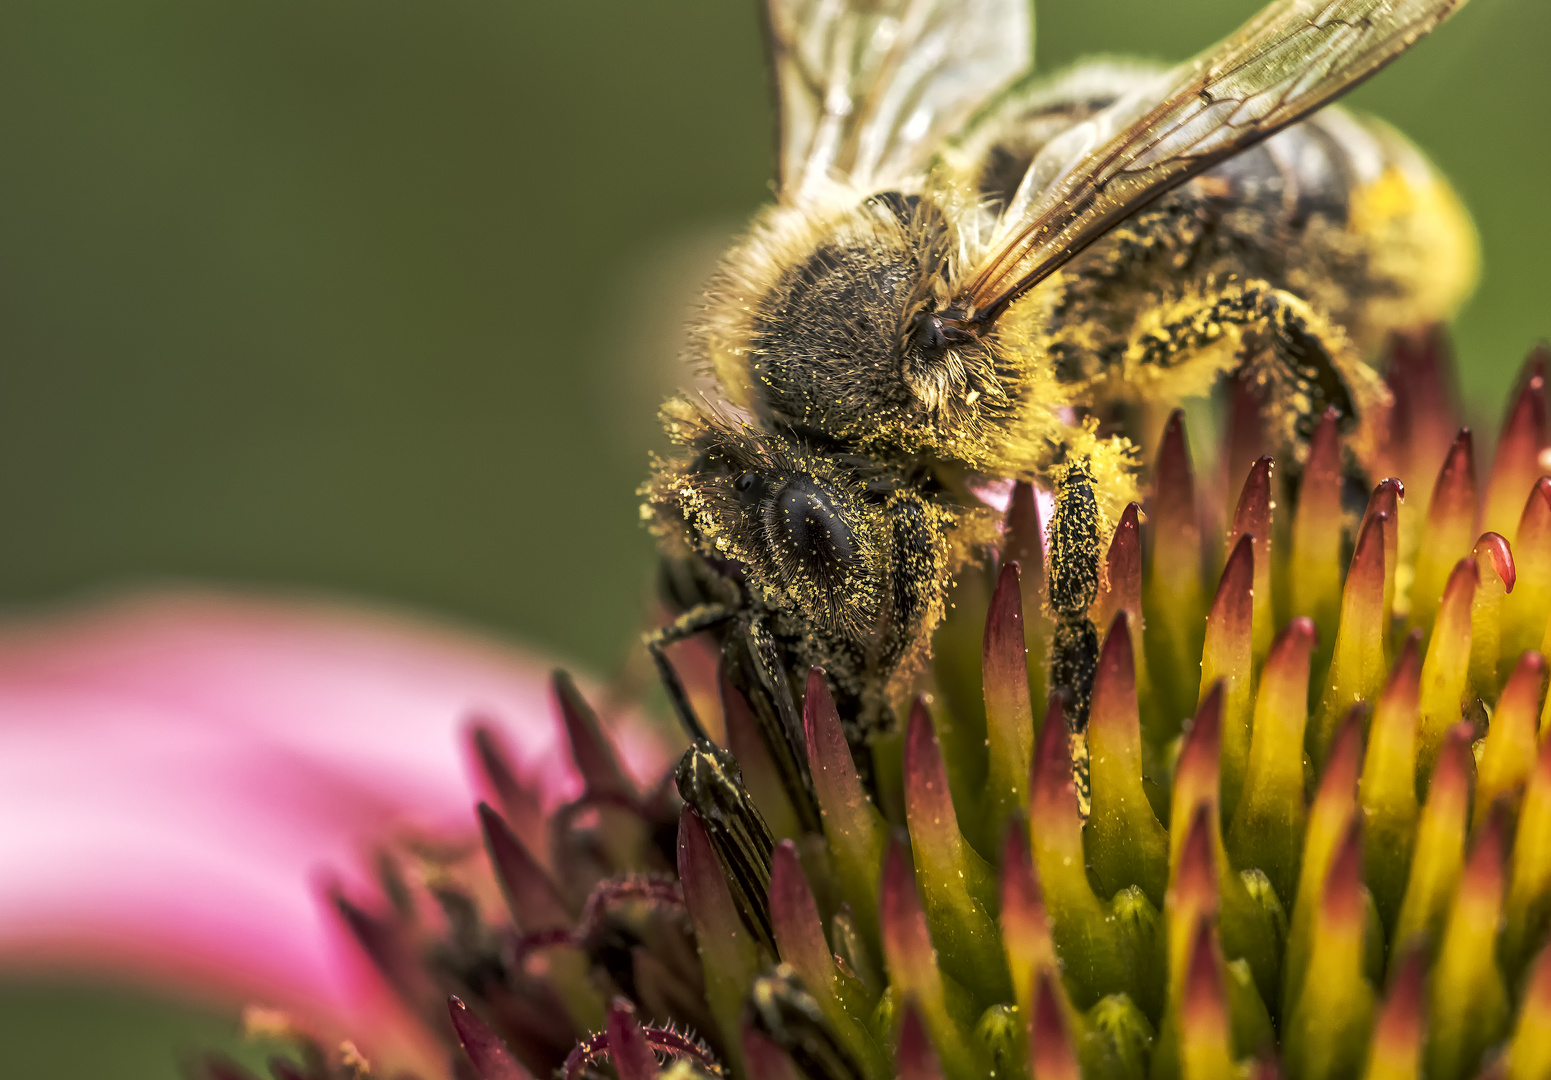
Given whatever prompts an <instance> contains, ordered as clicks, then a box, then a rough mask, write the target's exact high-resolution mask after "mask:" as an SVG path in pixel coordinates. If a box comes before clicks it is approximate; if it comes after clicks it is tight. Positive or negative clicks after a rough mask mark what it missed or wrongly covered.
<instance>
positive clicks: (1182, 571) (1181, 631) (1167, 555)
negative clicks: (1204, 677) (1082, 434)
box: [1146, 409, 1204, 734]
mask: <svg viewBox="0 0 1551 1080" xmlns="http://www.w3.org/2000/svg"><path fill="white" fill-rule="evenodd" d="M1156 462H1157V468H1156V473H1155V476H1154V482H1153V494H1152V498H1151V500H1150V501H1149V503H1148V507H1149V509H1148V517H1149V519H1150V521H1149V531H1150V532H1151V535H1152V547H1153V555H1152V563H1151V565H1150V567H1149V568H1148V569H1149V575H1148V582H1147V593H1148V595H1147V605H1146V606H1147V609H1148V611H1149V612H1150V613H1151V618H1150V625H1149V626H1148V628H1147V651H1148V655H1149V656H1150V657H1152V659H1153V661H1154V665H1155V666H1154V673H1155V674H1157V675H1158V679H1159V686H1158V689H1159V691H1160V692H1161V693H1162V695H1163V697H1164V701H1165V705H1166V708H1165V714H1166V715H1168V714H1173V715H1178V714H1179V712H1180V710H1182V709H1184V708H1188V707H1189V702H1190V701H1191V700H1192V699H1194V698H1195V697H1196V695H1197V692H1198V683H1197V680H1196V678H1195V671H1196V667H1195V662H1196V658H1197V657H1198V656H1200V642H1201V640H1202V631H1203V629H1204V627H1203V623H1202V620H1201V615H1202V612H1203V610H1204V604H1203V600H1204V597H1203V590H1202V581H1201V570H1202V566H1203V562H1202V547H1201V523H1200V518H1199V513H1200V509H1199V507H1198V505H1197V503H1196V490H1195V476H1194V472H1193V471H1192V469H1191V465H1190V451H1189V448H1188V446H1187V445H1186V442H1185V416H1184V413H1183V412H1182V411H1180V410H1178V409H1176V410H1175V411H1174V412H1173V414H1171V415H1170V416H1169V419H1168V423H1167V424H1166V425H1165V426H1164V429H1163V442H1162V444H1161V445H1160V447H1159V449H1158V456H1157V458H1156ZM1166 734H1172V732H1169V733H1166Z"/></svg>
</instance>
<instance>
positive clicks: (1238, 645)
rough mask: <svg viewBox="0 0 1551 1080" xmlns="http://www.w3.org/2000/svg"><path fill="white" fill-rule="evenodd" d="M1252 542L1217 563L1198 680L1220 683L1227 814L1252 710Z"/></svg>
mask: <svg viewBox="0 0 1551 1080" xmlns="http://www.w3.org/2000/svg"><path fill="white" fill-rule="evenodd" d="M1254 586H1255V544H1254V538H1253V537H1251V536H1247V535H1246V536H1241V537H1240V538H1239V542H1238V543H1237V544H1236V545H1234V548H1233V554H1231V555H1229V556H1228V564H1227V565H1226V566H1225V567H1223V572H1222V580H1221V581H1220V582H1219V583H1218V585H1217V596H1216V598H1215V599H1214V600H1213V601H1212V610H1211V614H1210V615H1208V616H1207V619H1206V645H1205V647H1204V649H1203V650H1202V653H1201V685H1202V686H1203V687H1209V688H1215V687H1216V686H1218V685H1219V684H1220V685H1221V686H1222V692H1223V705H1222V805H1223V808H1224V815H1225V816H1227V817H1231V816H1232V814H1233V810H1234V808H1235V807H1236V806H1237V805H1238V800H1239V790H1240V788H1241V787H1242V786H1243V784H1244V769H1245V767H1246V766H1247V765H1248V763H1249V734H1250V731H1249V729H1250V718H1251V714H1252V712H1253V710H1254V704H1255V699H1254V666H1253V665H1254V650H1253V637H1252V621H1253V612H1254Z"/></svg>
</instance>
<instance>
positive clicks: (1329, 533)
mask: <svg viewBox="0 0 1551 1080" xmlns="http://www.w3.org/2000/svg"><path fill="white" fill-rule="evenodd" d="M1339 424H1340V415H1339V414H1338V413H1337V412H1336V411H1335V410H1334V409H1331V410H1327V411H1326V413H1325V415H1324V416H1323V417H1322V418H1321V419H1320V422H1319V425H1318V426H1317V427H1316V428H1315V429H1314V436H1313V438H1312V439H1311V440H1310V441H1309V456H1308V459H1307V460H1306V461H1305V463H1304V467H1303V479H1302V482H1301V483H1300V485H1299V489H1298V512H1297V514H1296V515H1295V516H1294V517H1293V528H1292V534H1293V541H1292V548H1293V551H1292V565H1291V567H1290V571H1291V572H1290V574H1289V577H1290V578H1291V585H1292V613H1293V614H1294V615H1306V616H1308V617H1309V618H1311V619H1313V620H1314V623H1315V625H1316V626H1318V627H1319V630H1320V634H1321V636H1322V639H1323V640H1324V641H1328V642H1331V643H1332V645H1333V644H1334V642H1335V634H1336V623H1337V621H1338V620H1339V618H1340V614H1341V434H1340V427H1339Z"/></svg>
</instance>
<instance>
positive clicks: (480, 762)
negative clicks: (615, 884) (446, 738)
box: [467, 714, 549, 865]
mask: <svg viewBox="0 0 1551 1080" xmlns="http://www.w3.org/2000/svg"><path fill="white" fill-rule="evenodd" d="M467 731H468V738H469V744H470V746H471V747H472V748H473V751H474V754H473V757H474V761H475V764H476V767H477V768H478V770H479V774H480V776H481V777H482V779H483V780H484V783H485V786H486V788H487V790H488V791H489V793H490V794H491V795H492V796H493V797H494V798H495V800H496V802H497V804H499V805H500V807H501V813H502V814H503V815H504V816H505V817H506V820H507V821H508V822H510V823H511V825H512V828H513V830H514V831H516V832H517V833H518V834H520V835H522V836H527V837H530V838H532V839H533V840H534V841H535V842H536V843H538V844H539V846H540V850H539V851H537V852H535V853H534V854H535V855H536V856H537V857H538V858H539V860H540V862H541V864H544V865H547V864H548V858H549V852H548V850H547V846H548V845H547V842H546V840H547V838H546V837H545V835H544V834H545V832H546V831H547V830H546V828H545V822H546V818H545V816H544V806H543V803H542V801H541V800H540V797H539V791H538V789H537V788H536V787H534V786H533V785H530V784H524V783H523V782H522V781H521V780H519V779H518V778H517V773H516V771H515V770H514V769H513V768H512V765H511V755H510V754H508V753H507V752H506V747H505V745H504V743H503V740H502V738H501V734H500V731H499V729H498V727H497V725H496V723H495V721H493V720H491V719H490V718H489V717H486V716H483V715H480V714H476V715H474V716H471V717H469V720H468V727H467Z"/></svg>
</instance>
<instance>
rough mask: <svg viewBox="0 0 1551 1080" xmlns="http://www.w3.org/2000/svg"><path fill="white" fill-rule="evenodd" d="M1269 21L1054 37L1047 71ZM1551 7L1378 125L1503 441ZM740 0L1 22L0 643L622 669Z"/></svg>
mask: <svg viewBox="0 0 1551 1080" xmlns="http://www.w3.org/2000/svg"><path fill="white" fill-rule="evenodd" d="M1258 6H1259V0H1050V2H1048V3H1045V4H1043V5H1041V6H1040V8H1039V19H1038V23H1039V26H1038V35H1037V36H1038V63H1039V64H1040V66H1041V67H1043V68H1046V69H1049V68H1051V67H1054V66H1057V65H1060V64H1063V63H1065V62H1067V61H1070V60H1072V59H1074V58H1076V57H1078V56H1081V55H1083V54H1086V53H1091V52H1095V51H1111V52H1126V53H1138V54H1142V55H1148V56H1154V57H1160V58H1164V59H1177V58H1182V57H1184V56H1186V55H1188V54H1189V53H1191V52H1193V51H1194V50H1196V49H1198V48H1200V47H1201V46H1203V45H1204V44H1206V43H1208V42H1210V41H1212V40H1215V39H1216V38H1218V37H1220V36H1222V35H1223V34H1225V33H1226V32H1227V31H1229V30H1230V29H1232V27H1233V26H1234V25H1235V24H1236V23H1237V22H1238V21H1240V20H1241V19H1242V18H1244V17H1245V16H1247V15H1248V14H1250V13H1251V12H1252V11H1254V10H1255V9H1256V8H1257V7H1258ZM1548 46H1551V4H1547V3H1546V2H1545V0H1474V2H1473V3H1471V4H1470V5H1469V6H1468V7H1467V8H1466V9H1465V10H1464V12H1463V13H1462V14H1461V15H1459V16H1458V18H1457V19H1456V20H1455V21H1454V22H1453V23H1452V24H1450V25H1449V26H1447V27H1445V28H1444V29H1443V30H1442V31H1441V32H1440V33H1439V34H1437V35H1436V36H1435V37H1434V38H1432V39H1430V40H1428V41H1426V42H1424V43H1423V44H1422V45H1420V46H1419V47H1418V48H1417V49H1416V50H1415V53H1414V55H1411V56H1408V57H1406V58H1405V59H1404V60H1402V61H1401V62H1400V63H1399V64H1398V65H1397V66H1396V67H1395V68H1394V69H1393V70H1391V71H1389V72H1386V73H1384V74H1383V75H1382V76H1380V77H1379V78H1378V79H1376V80H1375V81H1374V82H1372V83H1370V84H1369V85H1367V86H1365V87H1363V88H1361V89H1360V90H1359V91H1358V92H1357V94H1356V95H1354V99H1353V100H1354V103H1355V104H1357V105H1358V106H1360V107H1362V108H1365V109H1369V110H1372V111H1374V112H1377V113H1379V114H1381V115H1383V116H1384V117H1386V118H1387V119H1389V120H1391V121H1393V122H1394V123H1396V124H1397V125H1399V126H1400V127H1401V128H1402V129H1403V130H1405V131H1407V132H1408V133H1410V134H1411V135H1412V136H1413V137H1414V138H1415V139H1416V140H1417V142H1418V143H1419V144H1420V145H1421V146H1422V147H1423V148H1424V149H1425V150H1426V151H1427V152H1428V153H1430V154H1431V155H1432V156H1433V158H1434V159H1435V160H1436V161H1437V162H1438V163H1439V164H1440V165H1441V166H1442V168H1443V170H1444V172H1445V173H1447V174H1448V175H1449V176H1451V177H1452V178H1453V179H1454V181H1455V182H1456V183H1457V185H1458V187H1459V189H1460V191H1461V192H1462V194H1463V196H1464V199H1465V201H1466V203H1467V205H1468V206H1469V207H1470V208H1471V210H1472V212H1473V213H1474V214H1475V216H1476V219H1477V222H1478V223H1479V225H1480V228H1481V232H1482V235H1483V240H1484V248H1485V277H1484V279H1483V282H1482V288H1481V290H1480V292H1479V293H1478V295H1477V297H1476V299H1475V300H1473V301H1472V303H1471V304H1470V306H1469V308H1468V309H1467V310H1466V311H1465V313H1464V315H1463V317H1462V319H1461V320H1460V323H1459V325H1458V327H1457V333H1456V338H1457V342H1458V346H1459V354H1460V357H1461V360H1462V364H1463V367H1464V370H1465V372H1466V376H1465V381H1466V385H1467V391H1468V393H1469V394H1470V395H1471V397H1472V398H1473V400H1475V401H1476V402H1478V403H1479V405H1480V407H1481V408H1483V409H1486V410H1489V414H1490V415H1495V413H1496V409H1497V404H1496V403H1497V402H1498V401H1499V399H1500V398H1501V396H1502V394H1503V392H1504V389H1505V388H1506V386H1507V384H1508V382H1509V380H1510V379H1511V377H1512V373H1513V371H1514V369H1515V367H1516V366H1517V364H1518V362H1519V360H1520V358H1521V357H1522V355H1523V353H1524V351H1525V349H1526V348H1527V347H1528V346H1529V345H1530V344H1531V343H1532V342H1533V341H1534V340H1535V339H1537V338H1538V337H1541V336H1543V335H1545V334H1546V333H1547V332H1548V331H1551V310H1548V303H1547V302H1548V299H1551V260H1548V253H1551V199H1548V198H1547V186H1548V185H1547V177H1548V173H1551V168H1548V166H1551V138H1548V136H1551V65H1548V64H1547V62H1546V59H1545V54H1546V49H1547V47H1548ZM764 90H765V84H764V75H763V72H762V69H761V62H760V45H759V40H758V31H757V24H756V20H755V14H754V6H753V3H752V0H647V2H642V0H564V2H560V3H556V2H544V3H540V2H537V0H435V2H431V0H422V2H419V3H411V2H405V0H266V2H248V3H243V2H223V3H212V2H209V0H203V2H201V0H114V2H111V3H110V2H107V0H0V102H4V105H3V106H0V147H3V150H0V154H3V164H0V349H3V353H0V510H3V520H0V605H3V609H4V610H12V611H14V610H16V609H19V608H26V607H28V606H32V605H36V604H40V603H51V602H56V601H59V600H61V599H68V598H70V597H74V596H78V595H81V594H86V593H90V592H92V591H95V590H101V589H104V588H114V587H120V586H123V585H126V584H134V583H143V582H146V581H157V580H167V579H175V580H178V579H181V580H188V579H193V580H202V581H213V582H231V583H240V584H245V585H258V586H271V585H274V586H287V587H292V588H296V587H300V588H302V589H308V590H321V591H326V592H331V593H337V594H342V595H348V596H363V597H368V598H373V599H378V600H385V601H387V602H390V603H394V604H399V605H403V606H408V607H411V608H417V609H421V610H424V611H428V612H432V613H436V614H439V615H443V616H451V617H453V618H457V619H462V620H465V621H468V622H470V623H473V624H475V625H478V626H482V627H484V628H487V629H489V630H492V631H494V632H496V633H500V634H505V635H508V636H511V637H515V638H518V639H521V640H525V641H528V642H532V643H535V644H537V645H539V646H540V647H542V648H544V649H545V650H547V651H550V652H552V653H554V654H557V655H562V656H566V657H570V658H573V659H574V660H576V661H580V662H582V663H584V664H587V665H591V666H593V667H594V668H598V669H604V670H607V669H609V668H612V667H613V666H614V665H616V664H618V663H619V661H620V659H621V657H622V656H623V655H624V652H625V650H626V648H627V647H628V645H629V643H630V641H631V640H632V636H633V634H634V632H635V631H636V630H637V628H638V626H639V624H640V620H641V617H642V616H641V612H642V610H643V604H644V601H645V597H646V595H647V590H646V587H645V582H646V580H647V575H648V571H649V567H650V564H651V558H652V553H651V546H650V543H649V541H648V539H647V537H646V536H645V535H644V534H643V533H642V532H641V530H640V529H639V526H638V523H637V516H636V500H635V498H634V497H633V489H634V488H635V486H636V484H637V483H638V482H639V480H640V479H641V476H642V472H643V468H644V456H645V453H646V451H647V449H648V448H650V447H651V446H652V445H654V432H653V412H654V409H655V403H656V399H658V398H659V397H660V396H662V394H663V393H664V392H665V391H666V390H667V389H668V388H670V387H671V386H672V385H673V384H674V383H675V382H676V381H677V379H678V375H677V374H676V372H675V371H674V357H675V353H676V349H677V344H678V325H679V323H680V321H681V319H682V317H683V313H684V311H685V309H686V306H687V305H688V304H689V302H690V301H691V300H692V298H693V296H694V293H695V287H696V280H697V278H698V276H699V275H700V274H701V273H703V271H704V270H705V269H706V268H708V266H709V264H710V261H711V259H712V258H713V257H714V254H715V251H716V249H717V247H718V245H719V244H721V243H722V242H723V241H724V240H725V239H726V238H727V237H728V236H729V235H730V234H731V233H732V232H733V231H734V230H736V229H737V228H738V226H739V223H740V222H741V221H742V220H743V219H744V218H746V217H747V216H748V214H749V213H750V212H751V211H752V210H753V209H754V208H755V207H757V206H758V205H759V204H760V202H761V200H762V199H764V198H765V197H766V195H767V193H768V186H767V185H768V180H769V175H770V166H771V154H770V147H769V130H770V125H769V117H768V113H767V108H766V102H765V97H764ZM231 1028H232V1022H231V1021H230V1019H229V1018H226V1017H221V1016H212V1015H209V1014H205V1013H201V1012H198V1011H195V1010H191V1009H189V1008H187V1007H185V1006H182V1005H175V1004H173V1003H170V1002H162V1001H157V1000H152V999H149V998H145V997H141V996H136V995H133V994H130V993H126V992H123V991H114V990H108V989H103V988H79V987H76V988H71V987H55V986H37V985H34V984H24V983H19V982H15V981H14V980H13V981H12V982H11V983H10V984H9V985H6V986H3V987H0V1075H5V1076H13V1075H14V1076H29V1077H39V1078H63V1077H87V1076H91V1077H142V1076H144V1077H152V1076H155V1077H162V1076H173V1075H175V1074H176V1066H175V1061H176V1059H177V1054H178V1053H180V1052H182V1051H183V1050H186V1049H188V1048H190V1047H193V1046H198V1045H201V1044H204V1043H206V1042H208V1041H210V1040H213V1039H214V1040H221V1039H225V1038H227V1037H228V1035H229V1032H230V1030H231Z"/></svg>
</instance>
